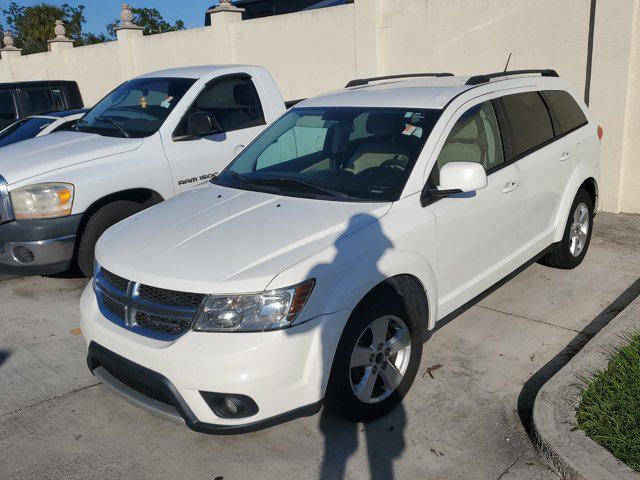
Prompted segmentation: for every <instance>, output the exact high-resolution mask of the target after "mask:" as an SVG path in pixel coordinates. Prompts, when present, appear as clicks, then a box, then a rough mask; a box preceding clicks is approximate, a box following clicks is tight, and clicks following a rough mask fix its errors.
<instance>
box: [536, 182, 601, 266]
mask: <svg viewBox="0 0 640 480" xmlns="http://www.w3.org/2000/svg"><path fill="white" fill-rule="evenodd" d="M592 230H593V201H592V200H591V195H589V192H587V191H586V190H584V189H580V190H578V193H577V194H576V197H575V199H574V200H573V204H572V205H571V210H569V218H568V219H567V224H566V225H565V230H564V236H563V237H562V240H561V241H560V242H559V243H556V244H555V245H554V246H553V248H552V250H551V251H550V252H549V253H548V254H547V255H546V256H545V257H544V258H542V260H540V263H542V264H544V265H547V266H549V267H554V268H563V269H571V268H576V267H577V266H578V265H580V264H581V263H582V260H583V259H584V257H585V255H586V254H587V250H588V249H589V243H590V242H591V232H592Z"/></svg>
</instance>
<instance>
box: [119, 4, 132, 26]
mask: <svg viewBox="0 0 640 480" xmlns="http://www.w3.org/2000/svg"><path fill="white" fill-rule="evenodd" d="M120 20H122V26H123V27H130V26H132V25H135V23H133V12H132V11H131V6H129V4H127V3H123V4H122V13H120Z"/></svg>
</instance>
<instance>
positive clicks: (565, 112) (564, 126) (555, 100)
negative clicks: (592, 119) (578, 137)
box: [542, 90, 587, 133]
mask: <svg viewBox="0 0 640 480" xmlns="http://www.w3.org/2000/svg"><path fill="white" fill-rule="evenodd" d="M542 95H543V96H544V98H545V100H546V101H547V104H548V105H549V108H551V111H552V113H553V114H554V115H555V117H556V118H555V120H556V122H557V124H558V127H559V130H560V131H559V132H558V133H566V132H570V131H571V130H575V129H576V128H579V127H582V126H583V125H586V124H587V117H585V115H584V113H583V112H582V109H581V108H580V107H579V106H578V104H577V103H576V101H575V100H574V99H573V97H572V96H571V94H570V93H569V92H565V91H563V90H548V91H545V92H542Z"/></svg>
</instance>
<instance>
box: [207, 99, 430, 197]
mask: <svg viewBox="0 0 640 480" xmlns="http://www.w3.org/2000/svg"><path fill="white" fill-rule="evenodd" d="M440 113H441V111H440V110H424V109H422V110H421V109H407V108H355V107H328V108H304V107H301V108H296V109H293V110H290V111H289V112H287V113H286V114H285V115H284V116H282V117H281V118H280V119H279V120H277V121H276V122H275V123H274V124H273V125H272V126H271V127H269V128H268V129H267V130H266V131H265V132H264V133H263V134H262V135H260V136H259V137H258V138H257V139H256V140H255V141H254V142H253V143H252V144H251V145H249V146H248V147H247V148H246V149H245V150H244V151H243V152H242V153H241V154H240V155H239V156H238V157H236V159H235V160H234V161H233V162H232V163H231V164H230V165H229V166H228V167H227V168H226V169H225V170H224V171H223V172H222V173H221V174H220V176H219V177H218V178H217V179H215V183H216V184H219V185H225V186H229V187H234V188H240V189H245V190H257V191H264V192H270V193H278V194H281V195H289V196H301V197H312V198H324V199H331V200H341V201H374V202H390V201H395V200H397V199H398V198H399V196H400V194H401V193H402V189H403V188H404V185H405V183H406V181H407V178H408V177H409V174H410V173H411V170H412V168H413V166H414V164H415V163H416V160H417V159H418V156H419V155H420V152H421V151H422V148H423V147H424V144H425V142H426V140H427V138H428V136H429V134H430V133H431V130H432V128H433V126H434V125H435V123H436V121H437V120H438V118H439V117H440Z"/></svg>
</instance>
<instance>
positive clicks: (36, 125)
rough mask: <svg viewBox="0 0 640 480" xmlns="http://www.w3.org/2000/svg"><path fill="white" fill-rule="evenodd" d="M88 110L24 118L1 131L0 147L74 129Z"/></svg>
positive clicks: (65, 111) (66, 111)
mask: <svg viewBox="0 0 640 480" xmlns="http://www.w3.org/2000/svg"><path fill="white" fill-rule="evenodd" d="M88 111H89V110H87V109H80V110H64V111H62V112H52V113H47V114H46V115H32V116H30V117H26V118H22V119H20V120H18V121H17V122H15V123H13V124H11V125H9V126H8V127H7V128H5V129H4V130H2V131H0V147H6V146H7V145H11V144H12V143H16V142H21V141H23V140H28V139H30V138H36V137H42V136H44V135H49V134H50V133H54V132H63V131H65V130H72V129H73V128H74V127H75V125H76V122H77V121H78V120H80V119H81V118H82V117H83V116H84V114H85V113H87V112H88Z"/></svg>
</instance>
